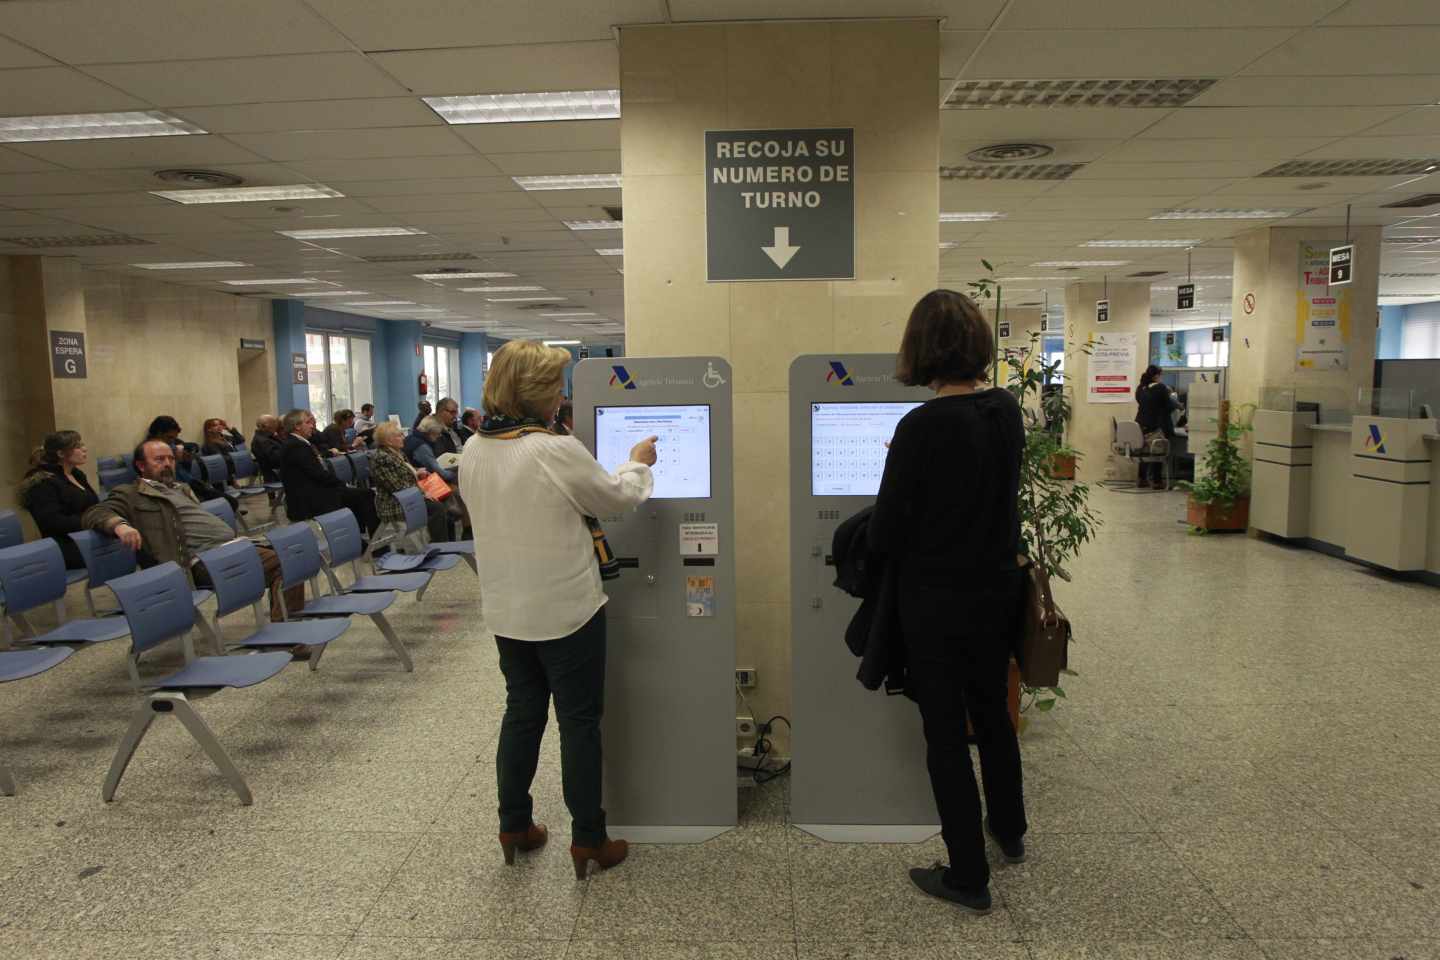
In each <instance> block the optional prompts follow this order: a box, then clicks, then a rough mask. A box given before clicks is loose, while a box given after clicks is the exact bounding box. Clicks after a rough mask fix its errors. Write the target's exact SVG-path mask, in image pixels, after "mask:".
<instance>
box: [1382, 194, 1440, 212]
mask: <svg viewBox="0 0 1440 960" xmlns="http://www.w3.org/2000/svg"><path fill="white" fill-rule="evenodd" d="M1437 203H1440V193H1422V194H1420V195H1419V196H1418V197H1411V198H1410V199H1409V200H1396V201H1395V202H1394V203H1382V204H1380V206H1381V208H1382V209H1386V210H1411V209H1414V208H1415V207H1433V206H1435V204H1437Z"/></svg>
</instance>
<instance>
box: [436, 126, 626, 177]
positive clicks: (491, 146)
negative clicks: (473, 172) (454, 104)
mask: <svg viewBox="0 0 1440 960" xmlns="http://www.w3.org/2000/svg"><path fill="white" fill-rule="evenodd" d="M453 129H454V131H455V133H456V135H458V136H459V137H460V138H461V139H463V140H465V141H466V142H468V143H469V144H470V145H471V146H473V147H474V148H475V152H476V153H483V154H486V155H489V154H493V153H541V152H544V151H548V150H619V149H620V121H619V120H559V121H552V122H548V123H470V124H462V125H459V126H456V127H454V128H453ZM619 171H620V168H619V167H618V166H617V167H616V168H615V169H614V170H610V171H606V172H608V173H618V172H619Z"/></svg>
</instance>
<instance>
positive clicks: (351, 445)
mask: <svg viewBox="0 0 1440 960" xmlns="http://www.w3.org/2000/svg"><path fill="white" fill-rule="evenodd" d="M353 429H355V411H353V410H336V411H335V419H334V420H332V421H331V422H330V426H328V427H326V428H325V429H324V430H321V431H320V432H319V433H317V434H316V435H315V439H314V441H313V442H314V444H315V446H316V447H317V448H318V449H319V450H320V451H321V452H322V453H325V454H327V455H328V456H332V457H334V456H339V455H340V454H342V453H344V452H345V451H347V450H354V449H357V448H359V447H363V446H364V445H365V441H363V440H361V439H360V438H359V435H358V434H356V435H355V439H354V440H346V439H345V434H346V433H348V432H349V431H351V430H353Z"/></svg>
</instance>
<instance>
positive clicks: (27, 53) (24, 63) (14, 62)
mask: <svg viewBox="0 0 1440 960" xmlns="http://www.w3.org/2000/svg"><path fill="white" fill-rule="evenodd" d="M53 66H55V61H54V60H52V59H50V58H49V57H47V56H45V55H44V54H43V53H37V52H36V51H34V50H30V49H28V48H26V47H25V46H23V45H22V44H19V43H16V42H15V41H13V40H7V39H5V38H4V37H0V70H4V69H8V68H10V67H53Z"/></svg>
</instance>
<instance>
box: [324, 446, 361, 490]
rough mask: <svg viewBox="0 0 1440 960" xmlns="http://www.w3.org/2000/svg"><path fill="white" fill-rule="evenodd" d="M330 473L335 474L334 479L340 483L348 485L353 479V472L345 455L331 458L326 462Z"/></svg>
mask: <svg viewBox="0 0 1440 960" xmlns="http://www.w3.org/2000/svg"><path fill="white" fill-rule="evenodd" d="M326 462H328V463H329V464H330V472H331V473H333V474H335V479H336V480H339V481H340V482H341V483H350V482H352V481H354V479H355V470H354V468H353V467H351V466H350V458H349V457H347V456H345V454H343V453H342V454H340V456H338V457H331V458H330V459H329V460H328V461H326Z"/></svg>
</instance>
